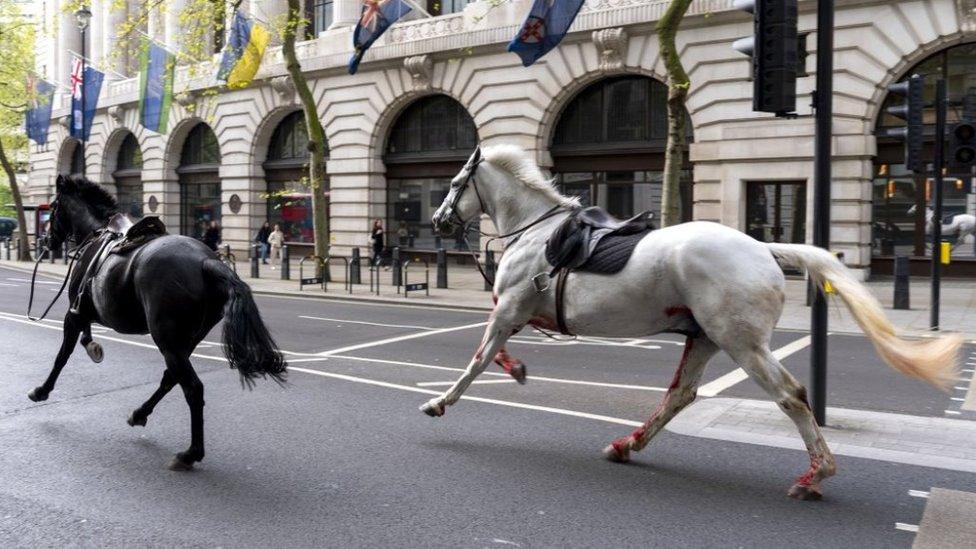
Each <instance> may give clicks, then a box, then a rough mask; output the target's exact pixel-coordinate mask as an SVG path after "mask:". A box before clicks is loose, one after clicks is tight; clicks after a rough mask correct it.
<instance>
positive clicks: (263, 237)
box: [254, 221, 271, 265]
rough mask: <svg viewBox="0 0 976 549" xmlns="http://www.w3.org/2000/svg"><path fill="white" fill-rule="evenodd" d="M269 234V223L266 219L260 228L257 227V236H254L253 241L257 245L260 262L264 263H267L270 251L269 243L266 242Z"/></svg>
mask: <svg viewBox="0 0 976 549" xmlns="http://www.w3.org/2000/svg"><path fill="white" fill-rule="evenodd" d="M270 235H271V224H270V223H268V222H267V221H265V222H264V225H261V228H260V229H258V234H257V236H255V237H254V243H255V244H257V245H258V251H259V252H260V254H261V263H262V264H264V265H267V264H268V252H269V251H270V250H269V248H270V244H268V236H270Z"/></svg>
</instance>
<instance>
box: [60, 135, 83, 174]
mask: <svg viewBox="0 0 976 549" xmlns="http://www.w3.org/2000/svg"><path fill="white" fill-rule="evenodd" d="M79 147H81V141H78V140H77V139H75V138H74V137H68V138H67V139H65V140H64V141H62V142H61V147H60V149H59V150H58V164H57V174H58V175H68V174H71V173H73V170H72V169H71V168H72V161H73V160H74V155H75V154H77V153H76V151H78V150H79Z"/></svg>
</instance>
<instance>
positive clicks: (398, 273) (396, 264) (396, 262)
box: [390, 246, 403, 288]
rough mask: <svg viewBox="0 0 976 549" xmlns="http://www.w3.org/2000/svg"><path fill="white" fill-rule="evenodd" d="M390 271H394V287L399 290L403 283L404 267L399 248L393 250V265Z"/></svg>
mask: <svg viewBox="0 0 976 549" xmlns="http://www.w3.org/2000/svg"><path fill="white" fill-rule="evenodd" d="M390 270H391V271H393V285H394V286H396V287H397V288H399V287H400V286H401V285H402V283H403V273H402V270H403V265H401V264H400V247H399V246H397V247H395V248H393V265H391V268H390Z"/></svg>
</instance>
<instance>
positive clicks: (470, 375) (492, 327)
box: [420, 309, 514, 417]
mask: <svg viewBox="0 0 976 549" xmlns="http://www.w3.org/2000/svg"><path fill="white" fill-rule="evenodd" d="M497 312H498V309H496V313H497ZM513 328H514V323H512V322H507V321H504V320H500V318H499V315H497V314H495V313H492V319H491V321H490V322H489V323H488V328H487V329H486V330H485V337H484V339H482V341H481V346H480V347H478V351H477V352H476V353H475V354H474V357H472V358H471V362H469V363H468V368H467V370H465V372H464V374H462V375H461V378H460V379H458V380H457V381H456V382H454V385H452V386H451V388H450V389H448V390H447V392H445V393H444V394H443V395H441V396H439V397H436V398H432V399H430V400H428V401H427V402H425V403H424V404H423V405H422V406H421V407H420V410H421V411H422V412H424V413H425V414H427V415H429V416H431V417H439V416H442V415H444V411H445V410H446V408H447V407H448V406H450V405H451V404H454V403H455V402H457V401H458V399H460V398H461V395H463V394H464V392H465V391H466V390H467V389H468V387H470V386H471V382H472V381H474V380H475V378H477V377H478V376H479V375H480V374H481V372H484V371H485V368H486V367H488V365H489V364H491V363H492V361H493V360H494V359H495V356H496V355H497V354H498V353H499V352H500V351H501V349H502V347H504V346H505V342H506V341H507V340H508V338H509V337H510V336H511V335H512V333H513V331H514V330H513Z"/></svg>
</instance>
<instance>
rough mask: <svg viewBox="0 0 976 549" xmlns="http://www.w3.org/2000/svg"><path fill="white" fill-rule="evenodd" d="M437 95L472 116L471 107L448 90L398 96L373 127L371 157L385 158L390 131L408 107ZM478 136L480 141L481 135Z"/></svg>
mask: <svg viewBox="0 0 976 549" xmlns="http://www.w3.org/2000/svg"><path fill="white" fill-rule="evenodd" d="M435 95H444V96H447V97H450V98H451V99H453V100H454V101H457V102H458V104H460V105H461V107H463V108H464V110H465V111H466V112H467V113H468V115H469V116H470V115H471V109H470V108H469V105H466V104H465V103H464V101H463V100H462V99H461V97H460V96H458V95H457V94H455V93H453V92H451V91H450V90H446V89H442V88H431V89H428V90H421V91H410V92H407V93H404V94H401V95H399V96H397V97H396V99H394V100H393V101H392V102H390V103H389V104H387V105H386V108H384V109H383V112H382V113H381V114H380V116H379V118H378V119H377V122H376V124H374V125H373V132H372V134H371V135H370V138H369V149H370V156H371V157H373V158H378V159H379V158H382V157H383V153H384V151H385V150H386V143H387V140H388V139H389V137H390V131H391V130H392V129H393V125H394V124H395V123H396V122H397V120H399V119H400V115H402V114H403V113H404V112H405V111H406V110H407V108H408V107H410V106H411V105H413V104H414V103H415V102H417V101H419V100H421V99H424V98H426V97H431V96H435ZM472 119H474V117H472ZM477 131H478V125H477V122H476V123H475V132H477ZM478 135H479V140H480V133H479V134H478Z"/></svg>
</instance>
